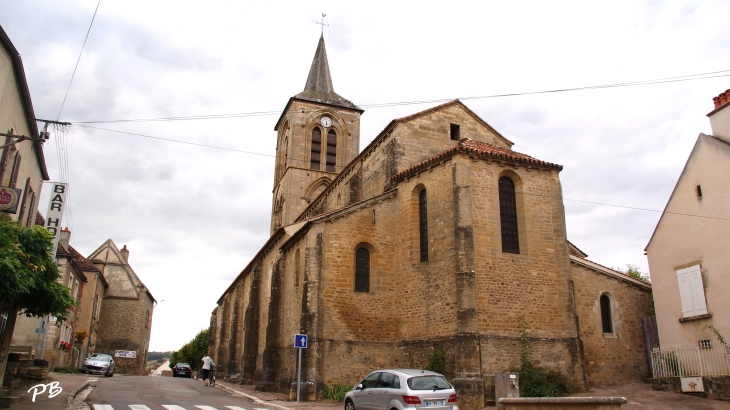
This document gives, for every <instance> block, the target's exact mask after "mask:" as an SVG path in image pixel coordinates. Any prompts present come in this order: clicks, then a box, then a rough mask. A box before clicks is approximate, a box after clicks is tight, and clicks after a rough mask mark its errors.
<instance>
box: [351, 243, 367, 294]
mask: <svg viewBox="0 0 730 410" xmlns="http://www.w3.org/2000/svg"><path fill="white" fill-rule="evenodd" d="M355 292H370V251H369V250H367V249H365V248H358V250H357V251H356V252H355Z"/></svg>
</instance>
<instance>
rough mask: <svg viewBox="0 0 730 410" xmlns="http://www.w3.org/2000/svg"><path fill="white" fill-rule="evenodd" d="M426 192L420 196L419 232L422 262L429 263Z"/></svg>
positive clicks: (423, 191)
mask: <svg viewBox="0 0 730 410" xmlns="http://www.w3.org/2000/svg"><path fill="white" fill-rule="evenodd" d="M426 208H427V206H426V190H425V189H424V190H422V191H421V192H420V193H419V194H418V230H419V237H420V244H421V262H427V261H428V212H427V209H426Z"/></svg>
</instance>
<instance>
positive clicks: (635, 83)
mask: <svg viewBox="0 0 730 410" xmlns="http://www.w3.org/2000/svg"><path fill="white" fill-rule="evenodd" d="M723 73H724V74H723ZM720 77H730V70H721V71H712V72H708V73H700V74H690V75H683V76H678V77H667V78H660V79H654V80H640V81H631V82H624V83H615V84H603V85H591V86H584V87H573V88H559V89H553V90H542V91H528V92H519V93H507V94H492V95H482V96H471V97H461V98H459V99H460V100H479V99H490V98H504V97H518V96H524V95H536V94H554V93H563V92H571V91H585V90H597V89H606V88H622V87H634V86H640V85H653V84H664V83H674V82H684V81H695V80H705V79H711V78H720ZM454 99H456V98H440V99H433V100H415V101H399V102H385V103H375V104H363V105H360V107H361V108H383V107H395V106H404V105H419V104H434V103H443V102H448V101H452V100H454ZM303 112H313V111H303ZM280 114H281V111H252V112H240V113H230V114H209V115H193V116H177V117H159V118H135V119H119V120H99V121H75V122H73V123H74V124H79V125H81V124H111V123H124V122H166V121H193V120H211V119H225V118H245V117H260V116H268V115H280Z"/></svg>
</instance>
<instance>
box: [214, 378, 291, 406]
mask: <svg viewBox="0 0 730 410" xmlns="http://www.w3.org/2000/svg"><path fill="white" fill-rule="evenodd" d="M215 387H217V388H219V389H221V390H225V391H227V392H229V393H232V394H236V395H239V396H242V397H245V398H247V399H249V400H251V401H253V402H254V403H256V404H261V405H264V406H271V407H276V408H277V409H279V410H291V409H290V408H289V407H284V406H282V405H280V404H274V403H271V402H267V401H263V400H261V399H259V398H258V397H256V396H252V395H250V394H246V393H244V392H240V391H238V390H236V389H233V388H230V387H228V386H221V385H220V384H216V385H215Z"/></svg>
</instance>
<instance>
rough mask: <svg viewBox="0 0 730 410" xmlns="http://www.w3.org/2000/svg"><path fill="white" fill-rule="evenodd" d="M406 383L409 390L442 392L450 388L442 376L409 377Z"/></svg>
mask: <svg viewBox="0 0 730 410" xmlns="http://www.w3.org/2000/svg"><path fill="white" fill-rule="evenodd" d="M407 383H408V388H410V389H411V390H443V389H450V388H451V385H450V384H449V382H447V381H446V379H445V378H444V377H443V376H418V377H411V378H410V379H408V382H407Z"/></svg>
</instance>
